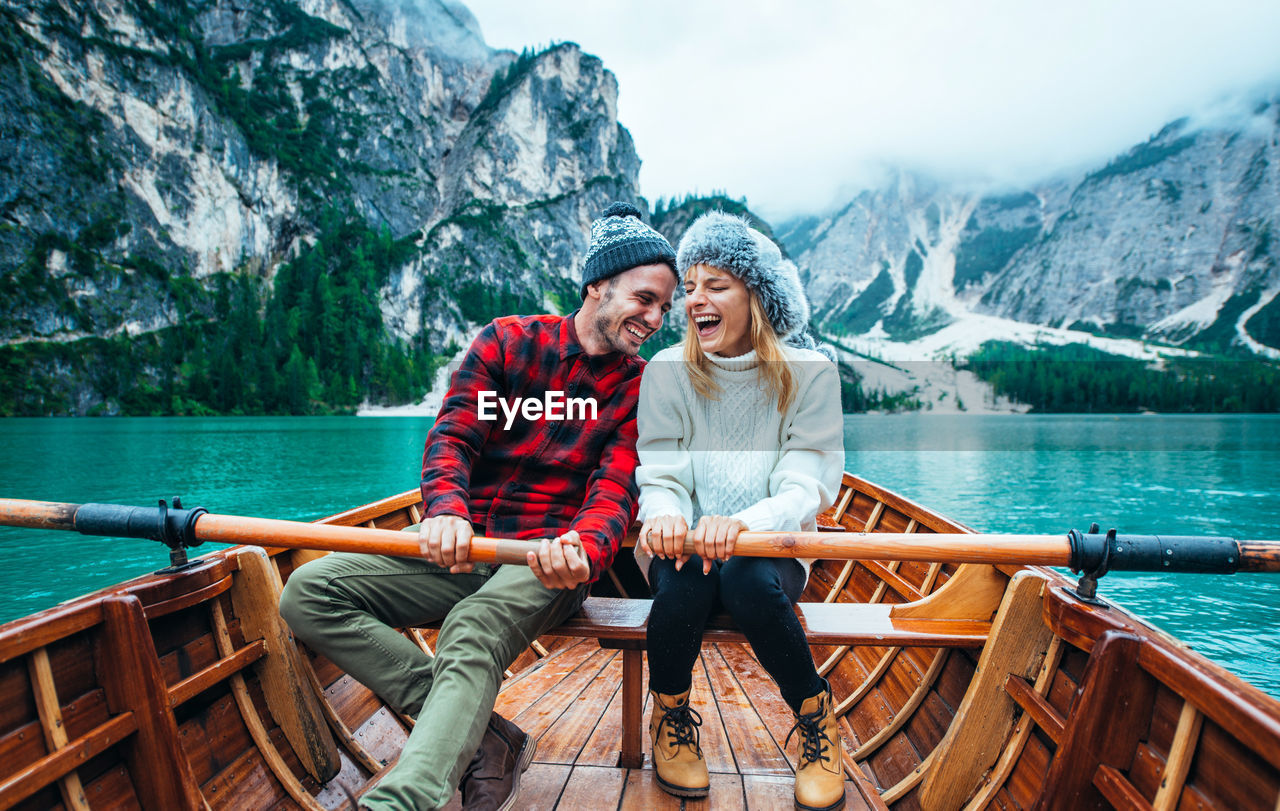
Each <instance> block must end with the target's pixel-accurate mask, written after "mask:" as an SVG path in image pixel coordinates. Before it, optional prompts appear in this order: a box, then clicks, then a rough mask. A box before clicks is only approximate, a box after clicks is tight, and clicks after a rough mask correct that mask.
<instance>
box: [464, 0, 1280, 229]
mask: <svg viewBox="0 0 1280 811" xmlns="http://www.w3.org/2000/svg"><path fill="white" fill-rule="evenodd" d="M463 2H464V3H466V5H467V6H468V7H469V8H470V9H471V10H472V12H473V13H474V14H475V15H476V18H477V19H478V20H479V22H480V26H481V29H482V30H483V32H484V36H485V40H486V41H487V42H488V43H489V45H490V46H491V47H496V48H510V49H513V50H519V49H520V48H521V47H525V46H545V45H547V44H549V43H551V42H553V41H556V42H563V41H573V42H577V43H578V44H580V45H581V46H582V47H583V49H584V50H586V51H587V52H589V53H593V54H595V55H597V56H599V57H601V58H602V59H603V60H604V64H605V67H607V68H609V69H610V70H612V71H613V72H614V74H615V75H616V76H617V77H618V85H619V88H620V93H619V101H618V115H619V119H620V120H621V122H622V124H623V125H624V126H626V127H627V128H628V129H629V130H630V131H631V134H632V135H633V136H634V138H635V142H636V150H637V152H638V153H639V154H640V158H641V160H642V161H643V168H642V169H641V172H640V187H641V193H642V194H644V195H645V196H646V197H648V198H649V200H650V201H651V202H652V201H655V200H656V199H657V198H658V197H659V196H666V197H670V196H675V195H682V194H685V193H687V192H691V191H700V192H703V193H708V192H710V191H712V190H724V191H726V192H728V193H729V194H730V195H731V196H734V197H741V196H746V197H747V198H748V202H749V204H750V205H751V207H752V208H753V209H755V210H756V211H758V212H760V213H761V214H763V215H764V216H765V217H767V218H770V219H773V220H774V221H775V222H777V221H780V220H781V219H784V218H785V217H788V216H791V215H795V214H804V213H817V212H820V211H823V210H826V209H828V208H830V207H832V206H833V205H835V204H837V203H840V202H844V201H845V200H846V199H847V198H848V197H849V196H851V194H852V193H853V192H854V191H856V190H857V189H859V188H864V187H866V186H868V185H871V184H874V183H875V182H876V181H877V179H878V178H879V177H880V176H882V175H881V173H882V172H883V170H884V167H888V166H905V167H907V168H913V169H916V170H921V171H925V172H929V173H933V174H938V175H941V176H944V177H947V178H950V179H957V180H963V181H966V182H972V183H990V182H997V183H1011V182H1012V183H1016V182H1020V181H1021V182H1030V181H1032V180H1035V179H1038V178H1041V177H1044V176H1047V175H1050V174H1053V173H1060V172H1064V171H1070V170H1072V169H1079V168H1084V167H1089V166H1093V165H1096V164H1100V163H1104V162H1105V161H1106V160H1107V159H1109V158H1110V157H1112V156H1113V155H1115V154H1117V153H1119V152H1122V151H1124V150H1125V149H1127V148H1129V147H1130V146H1132V145H1134V144H1135V143H1138V142H1140V141H1144V140H1146V139H1147V138H1148V137H1149V136H1151V135H1152V134H1154V133H1155V132H1156V131H1158V130H1159V129H1160V127H1161V126H1162V125H1163V124H1165V123H1167V122H1168V121H1171V120H1173V119H1175V118H1178V117H1180V116H1183V115H1188V114H1193V113H1200V112H1202V111H1205V110H1213V109H1216V110H1221V109H1223V108H1224V107H1226V108H1228V109H1230V108H1231V107H1232V105H1233V104H1235V105H1239V106H1241V107H1242V108H1243V105H1244V103H1245V99H1247V98H1249V97H1258V94H1260V93H1263V92H1266V91H1267V90H1270V91H1271V92H1270V95H1272V96H1274V95H1277V94H1280V45H1278V44H1277V43H1280V2H1276V1H1275V0H1251V1H1250V2H1244V1H1243V0H1206V2H1184V1H1183V0H1150V1H1148V0H1143V2H1124V1H1123V0H1071V2H1037V0H981V2H978V1H976V0H975V1H973V2H966V1H965V0H794V1H793V2H784V1H783V0H647V2H643V3H642V2H616V0H598V2H583V1H582V0H524V2H507V1H506V0H463Z"/></svg>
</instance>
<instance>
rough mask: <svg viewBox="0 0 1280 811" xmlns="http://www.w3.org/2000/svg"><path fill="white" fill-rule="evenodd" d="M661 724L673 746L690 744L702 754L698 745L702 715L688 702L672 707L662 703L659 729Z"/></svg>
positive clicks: (678, 746)
mask: <svg viewBox="0 0 1280 811" xmlns="http://www.w3.org/2000/svg"><path fill="white" fill-rule="evenodd" d="M663 724H665V725H666V727H667V735H668V737H669V738H670V739H671V745H672V746H673V747H675V748H677V749H678V748H680V747H681V746H690V747H692V748H693V749H694V751H696V752H698V754H702V747H701V746H699V745H698V727H700V726H702V716H701V715H699V714H698V711H697V710H695V709H694V708H693V707H690V706H689V703H688V702H684V703H682V704H677V705H676V706H674V707H667V706H665V705H664V706H663V707H662V720H661V721H659V722H658V728H659V729H661V728H662V725H663Z"/></svg>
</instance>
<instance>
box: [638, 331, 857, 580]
mask: <svg viewBox="0 0 1280 811" xmlns="http://www.w3.org/2000/svg"><path fill="white" fill-rule="evenodd" d="M786 352H787V358H788V360H790V362H791V368H792V371H793V372H794V373H795V375H796V379H797V387H796V396H795V399H794V400H793V401H792V404H791V407H790V408H789V409H788V410H787V412H786V413H785V414H780V413H778V407H777V402H776V400H775V399H774V398H773V397H772V396H771V394H770V393H769V391H768V390H767V389H766V388H765V386H764V383H763V382H762V381H761V380H760V379H759V376H758V373H757V367H758V366H759V364H760V361H759V359H758V358H757V357H756V353H755V351H754V350H753V351H751V352H748V353H747V354H745V355H740V356H739V357H736V358H722V357H720V356H719V355H712V354H708V355H707V359H708V360H710V361H711V364H712V366H711V372H712V375H713V377H714V379H715V380H716V382H717V383H719V384H720V392H719V394H718V397H717V399H715V400H708V399H705V398H702V397H700V396H698V394H697V392H696V391H694V388H693V384H692V382H690V380H689V375H688V373H687V372H686V371H685V364H684V357H683V347H682V346H681V345H676V346H673V347H668V348H667V349H664V350H662V351H661V352H659V353H658V354H657V355H655V356H654V358H653V360H651V361H650V362H649V364H648V365H647V366H646V367H645V370H644V377H643V378H641V381H640V403H639V407H638V409H639V410H638V427H639V441H638V442H637V445H636V450H637V451H638V453H639V456H640V467H639V468H638V469H637V471H636V481H637V483H638V484H639V485H640V515H639V517H640V520H641V521H644V520H646V519H648V518H652V517H655V516H660V515H681V516H684V519H685V521H686V522H688V524H689V529H690V530H692V529H693V528H694V527H695V526H697V521H698V519H699V518H700V517H702V516H703V515H728V516H732V517H734V518H737V519H739V520H740V521H742V522H743V523H744V524H746V525H747V528H748V529H750V530H754V531H780V532H781V531H803V530H810V531H811V530H814V529H816V528H817V524H816V522H815V518H816V517H817V514H818V513H819V512H821V511H822V510H825V509H826V508H827V507H830V506H831V504H832V502H833V501H834V499H835V495H836V492H837V491H838V490H839V488H840V479H841V475H842V473H843V471H844V415H843V414H842V412H841V410H840V379H839V375H838V373H837V372H836V367H835V364H833V363H832V362H831V361H830V360H828V359H827V358H826V357H825V356H824V355H822V354H820V353H818V352H814V351H812V350H808V349H795V348H793V347H786ZM636 560H637V561H638V562H639V564H640V570H641V571H642V572H644V574H645V576H646V577H648V573H649V563H650V561H651V558H650V557H649V556H648V555H647V554H645V553H644V552H642V551H641V550H640V548H639V547H638V546H637V547H636ZM800 562H801V564H802V565H803V566H804V567H805V574H806V576H807V575H808V571H809V566H810V565H811V564H812V561H811V560H801V561H800Z"/></svg>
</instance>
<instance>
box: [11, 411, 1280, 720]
mask: <svg viewBox="0 0 1280 811" xmlns="http://www.w3.org/2000/svg"><path fill="white" fill-rule="evenodd" d="M430 425H431V419H430V418H411V417H383V418H357V417H349V418H345V417H314V418H310V417H265V418H262V417H244V418H234V417H225V418H209V419H203V418H102V419H7V420H0V497H3V498H26V499H38V500H44V501H68V502H77V503H80V502H89V501H101V502H111V503H118V504H139V505H142V504H154V503H155V501H156V500H157V499H159V498H166V499H167V498H171V497H172V496H174V495H181V496H182V498H183V502H184V504H185V505H186V506H188V507H191V506H196V505H202V506H205V507H207V508H208V509H209V510H210V511H212V512H219V513H231V514H244V515H259V516H268V517H273V518H289V519H297V520H310V519H314V518H318V517H321V516H324V515H329V514H332V513H335V512H338V511H340V510H343V509H346V508H348V507H353V506H356V505H359V504H363V503H366V502H369V501H373V500H375V499H377V498H381V497H383V496H387V495H390V494H392V493H398V492H401V491H404V490H409V489H412V488H414V487H415V486H416V485H417V479H418V471H419V468H420V465H421V458H422V442H423V439H424V438H425V436H426V432H427V429H428V428H429V427H430ZM845 447H846V449H847V454H848V455H847V459H846V464H845V467H846V469H848V470H849V471H850V472H853V473H856V474H858V475H860V476H863V477H865V478H867V479H870V480H871V481H874V482H876V483H878V484H881V485H883V486H885V487H888V488H889V489H891V490H895V491H897V492H899V493H901V494H902V495H904V496H907V497H908V498H911V499H913V500H915V501H917V502H919V503H921V504H924V505H926V506H928V507H932V508H934V509H936V510H938V511H940V512H942V513H943V514H944V515H947V516H949V517H951V518H954V519H956V520H959V521H961V522H963V523H966V524H968V525H970V526H972V527H974V528H975V529H977V530H979V531H987V532H1029V533H1057V532H1063V533H1065V532H1066V530H1068V529H1070V528H1073V527H1075V528H1080V529H1084V528H1086V527H1087V526H1088V524H1089V522H1090V521H1097V522H1098V523H1099V524H1100V525H1101V526H1102V527H1103V528H1104V529H1106V528H1108V527H1113V526H1114V527H1117V528H1118V529H1119V530H1120V531H1121V532H1126V531H1127V532H1134V533H1155V534H1180V535H1191V534H1206V535H1229V536H1233V537H1237V538H1249V539H1280V417H1273V416H1153V415H1142V416H1121V417H1113V416H1080V415H1047V416H1019V415H1007V416H1005V415H1001V416H966V415H958V416H938V417H934V416H929V415H927V414H926V415H918V414H913V415H893V416H862V415H859V416H850V417H847V418H846V423H845ZM204 549H205V548H204V547H201V548H198V549H197V550H196V552H197V553H199V552H203V551H204ZM0 554H3V561H4V566H3V568H2V569H0V622H4V621H8V620H11V619H14V618H17V617H20V616H23V615H25V614H29V613H31V612H33V611H37V610H40V609H42V608H47V607H49V606H51V605H54V604H55V603H58V602H61V601H63V600H67V599H70V598H72V597H75V596H77V595H79V594H82V593H84V592H87V591H90V590H93V589H96V588H100V587H103V586H107V585H110V584H112V583H115V582H117V581H119V580H122V579H125V578H128V577H132V576H135V575H138V574H142V573H145V572H148V571H151V570H152V569H156V568H160V567H161V566H164V565H167V562H168V557H167V553H166V551H165V550H164V547H162V546H160V545H159V544H156V543H154V542H151V541H139V540H110V539H100V538H87V537H84V536H81V535H78V534H74V533H64V532H48V531H39V530H21V529H13V528H9V527H0ZM1099 594H1100V595H1101V596H1103V597H1104V598H1106V599H1108V600H1111V601H1113V602H1117V603H1120V604H1121V605H1123V606H1125V607H1126V608H1128V609H1129V610H1131V611H1132V612H1134V613H1136V614H1138V615H1139V616H1141V617H1143V618H1145V619H1146V620H1148V621H1150V622H1151V623H1153V624H1154V625H1156V626H1157V627H1160V628H1162V629H1164V630H1165V631H1168V632H1169V633H1171V634H1173V635H1175V636H1177V637H1179V638H1180V639H1181V640H1183V641H1184V642H1186V643H1188V644H1190V645H1191V646H1192V647H1193V648H1195V649H1196V650H1198V651H1200V652H1201V653H1203V654H1204V655H1206V656H1208V657H1209V658H1210V659H1212V660H1214V661H1216V662H1218V663H1219V664H1222V665H1223V666H1225V667H1226V668H1227V669H1229V670H1231V671H1233V672H1235V673H1238V674H1240V675H1241V676H1243V677H1244V678H1246V679H1248V680H1249V681H1251V682H1253V683H1254V684H1256V685H1258V686H1260V687H1261V688H1263V689H1264V690H1266V691H1267V692H1269V693H1271V694H1272V695H1276V696H1280V575H1234V576H1208V575H1161V574H1155V575H1147V574H1112V575H1108V576H1107V577H1106V578H1104V579H1103V580H1102V581H1101V583H1100V586H1099Z"/></svg>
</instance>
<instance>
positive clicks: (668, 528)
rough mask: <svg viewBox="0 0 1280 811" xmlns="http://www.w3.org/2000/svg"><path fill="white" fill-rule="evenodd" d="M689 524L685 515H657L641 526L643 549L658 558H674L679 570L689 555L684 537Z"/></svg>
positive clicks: (641, 544)
mask: <svg viewBox="0 0 1280 811" xmlns="http://www.w3.org/2000/svg"><path fill="white" fill-rule="evenodd" d="M688 533H689V525H688V524H687V523H686V522H685V520H684V516H683V515H655V516H654V517H652V518H650V519H649V520H648V521H645V522H644V524H643V525H641V527H640V540H639V541H638V542H637V543H638V544H639V546H640V548H641V549H643V550H644V551H646V552H648V553H649V554H650V555H652V556H653V557H657V558H674V559H675V562H676V571H679V570H680V569H681V568H682V567H683V566H684V562H685V561H686V560H688V559H689V556H688V555H686V554H685V553H684V539H685V536H686V535H688Z"/></svg>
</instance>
